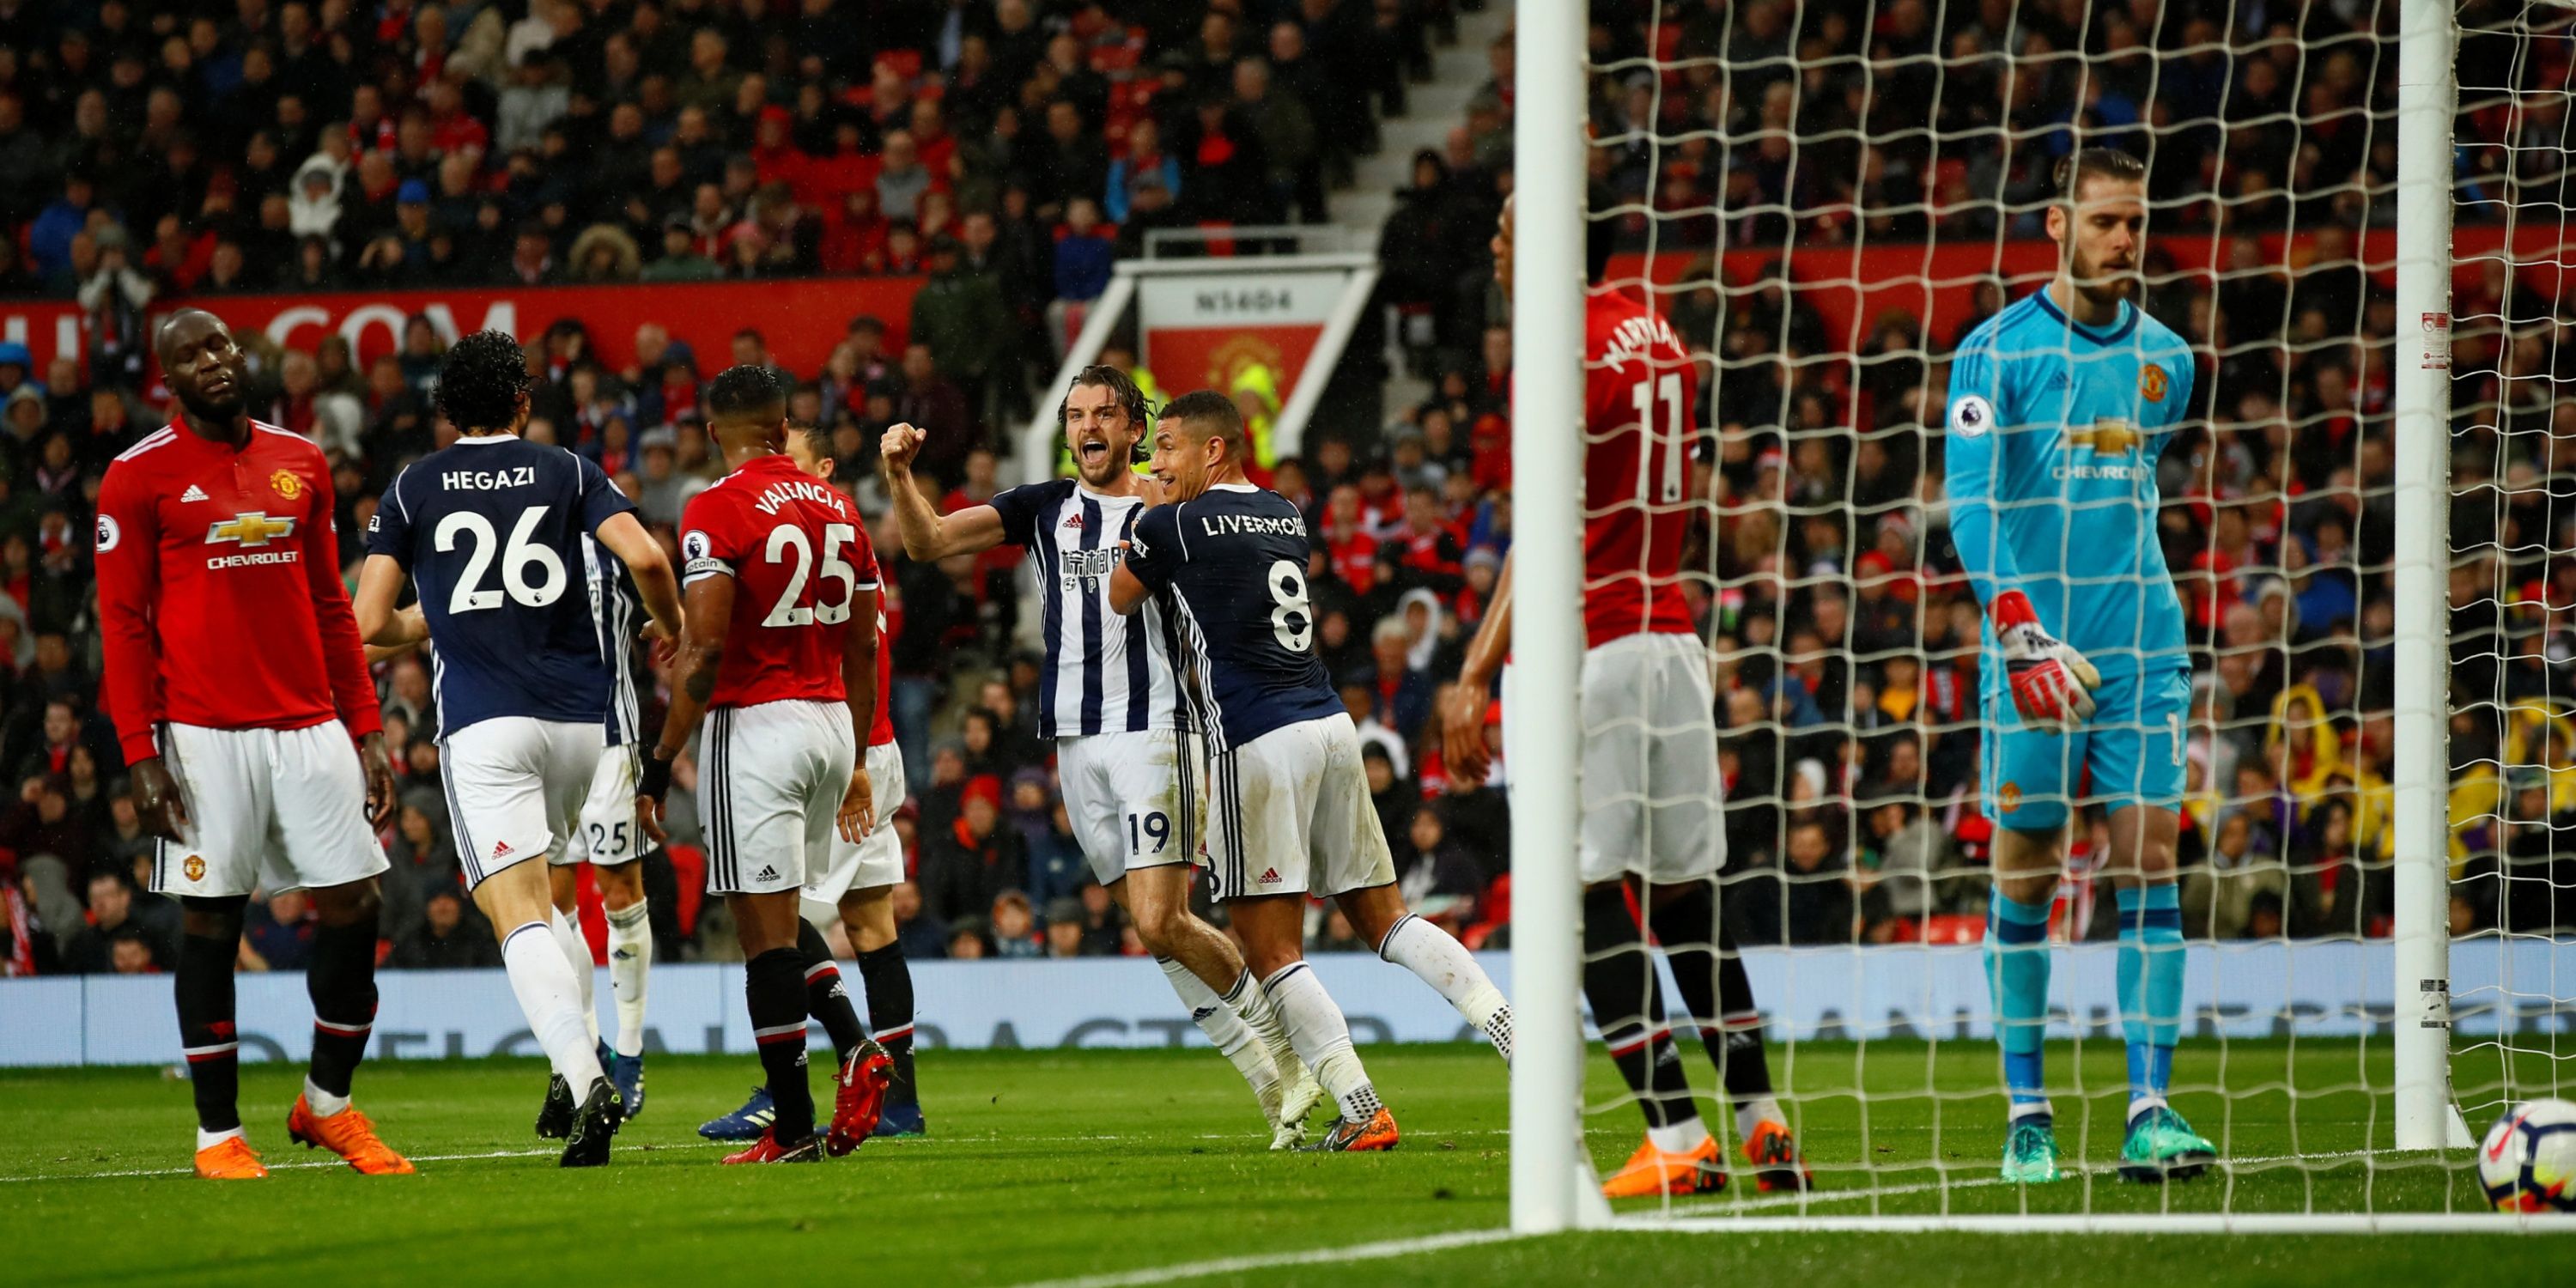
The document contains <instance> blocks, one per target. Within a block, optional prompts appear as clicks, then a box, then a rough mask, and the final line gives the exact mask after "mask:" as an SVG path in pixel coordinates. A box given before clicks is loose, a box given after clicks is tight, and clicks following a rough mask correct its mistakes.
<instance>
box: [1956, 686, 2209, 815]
mask: <svg viewBox="0 0 2576 1288" xmlns="http://www.w3.org/2000/svg"><path fill="white" fill-rule="evenodd" d="M1980 705H1981V706H1982V707H1983V712H1984V716H1985V719H1984V725H1985V732H1984V735H1983V737H1984V744H1983V752H1984V754H1983V755H1982V756H1981V757H1980V760H1981V762H1982V764H1983V765H1984V774H1985V782H1984V788H1985V800H1984V806H1985V813H1986V817H1987V818H1989V819H1991V820H1993V821H1994V823H1995V825H1996V826H1998V827H2009V828H2011V829H2013V830H2014V831H2017V832H2054V831H2056V830H2058V829H2059V828H2062V827H2064V826H2065V825H2066V816H2067V811H2068V809H2069V808H2070V807H2071V806H2075V805H2097V804H2098V805H2102V806H2105V807H2107V808H2110V809H2118V808H2120V807H2122V806H2124V805H2154V806H2158V807H2161V808H2164V809H2174V808H2177V807H2179V806H2180V805H2181V804H2182V788H2183V753H2184V749H2185V747H2186V745H2187V744H2186V740H2185V739H2184V737H2183V721H2184V720H2185V718H2186V717H2187V716H2188V714H2189V713H2190V710H2191V672H2190V671H2189V670H2188V669H2185V668H2175V669H2170V670H2157V671H2152V672H2148V673H2146V674H2144V675H2140V674H2134V673H2133V674H2129V675H2112V676H2105V677H2103V679H2102V687H2101V688H2098V689H2095V690H2094V691H2093V718H2092V719H2091V720H2089V721H2086V722H2085V724H2084V726H2083V727H2082V728H2079V729H2073V730H2069V731H2067V732H2065V733H2049V732H2046V731H2043V730H2039V729H2032V728H2027V727H2025V726H2024V725H2023V724H2022V723H2021V718H2020V716H2019V715H2017V714H2016V713H2015V712H2014V710H2013V704H2012V696H2011V695H2010V694H2008V693H2002V692H1994V691H1989V692H1987V693H1986V694H1984V696H1983V699H1982V702H1981V704H1980Z"/></svg>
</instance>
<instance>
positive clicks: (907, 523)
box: [879, 366, 1322, 1149]
mask: <svg viewBox="0 0 2576 1288" xmlns="http://www.w3.org/2000/svg"><path fill="white" fill-rule="evenodd" d="M1058 415H1059V417H1060V418H1061V419H1062V421H1063V422H1064V437H1065V442H1066V444H1067V446H1068V447H1069V448H1071V451H1072V456H1073V459H1074V463H1075V469H1076V470H1077V472H1078V476H1077V477H1075V478H1069V479H1050V480H1048V481H1046V482H1043V483H1031V484H1029V485H1027V486H1025V487H1015V488H1012V489H1010V490H1008V491H1005V492H1002V493H999V494H997V495H996V496H994V498H993V500H992V503H991V504H989V505H974V506H963V507H960V508H959V509H958V510H956V511H955V512H954V513H951V514H946V515H942V514H939V513H937V512H935V511H933V510H932V509H931V506H930V499H929V498H928V497H926V496H923V495H922V493H921V489H920V488H919V487H918V486H916V485H915V484H914V483H913V481H912V458H913V456H914V455H915V454H916V453H918V452H919V451H920V449H921V441H922V432H921V431H920V430H918V429H915V428H913V427H912V426H910V425H896V426H894V427H892V428H890V429H888V430H887V431H886V433H885V437H884V439H883V442H882V444H881V447H880V451H879V459H880V460H882V461H883V462H884V464H885V471H886V490H887V491H888V492H889V493H891V494H892V495H893V497H894V503H895V520H896V522H898V523H899V524H901V525H902V528H903V544H904V550H905V551H906V553H908V554H910V555H911V556H912V557H913V558H915V559H922V560H933V559H944V558H947V557H948V556H950V555H958V554H974V553H978V552H981V551H985V550H990V549H992V548H993V547H995V546H999V545H1004V544H1010V545H1018V546H1025V547H1027V548H1028V550H1029V556H1030V558H1031V559H1032V560H1033V561H1034V562H1035V563H1036V565H1037V573H1038V584H1039V587H1040V592H1041V600H1042V605H1043V608H1042V611H1041V613H1040V616H1039V630H1040V632H1041V634H1043V635H1044V637H1045V640H1046V671H1045V673H1044V678H1043V679H1042V680H1041V681H1040V682H1039V690H1038V736H1039V737H1042V738H1053V739H1055V740H1056V766H1057V772H1058V776H1059V777H1060V778H1061V779H1062V781H1063V784H1064V810H1065V815H1066V817H1067V819H1068V820H1069V821H1070V822H1071V823H1072V824H1073V834H1074V839H1075V840H1076V841H1077V842H1079V843H1080V844H1081V846H1082V852H1083V855H1084V857H1085V858H1087V859H1088V860H1090V863H1091V874H1092V876H1093V877H1095V878H1097V879H1098V880H1099V882H1100V884H1101V885H1102V886H1103V887H1104V888H1106V889H1107V890H1108V891H1109V897H1110V898H1112V899H1114V900H1116V901H1117V902H1118V905H1119V906H1120V907H1122V908H1124V909H1126V910H1127V913H1128V915H1129V916H1130V917H1132V918H1134V920H1135V923H1136V937H1137V938H1138V939H1140V940H1142V941H1143V942H1144V945H1145V949H1146V951H1148V952H1151V953H1152V954H1154V960H1155V962H1156V963H1157V964H1159V965H1161V966H1162V968H1163V978H1164V979H1166V980H1167V981H1169V982H1170V983H1171V986H1172V991H1173V992H1174V993H1177V994H1178V995H1179V996H1180V999H1181V1004H1182V1005H1184V1006H1186V1007H1188V1008H1189V1010H1190V1018H1191V1019H1192V1020H1193V1021H1194V1022H1196V1023H1197V1025H1198V1027H1199V1031H1200V1032H1202V1033H1204V1034H1206V1035H1207V1039H1208V1042H1209V1044H1210V1045H1212V1046H1214V1047H1215V1048H1216V1049H1217V1050H1218V1051H1220V1052H1223V1053H1224V1055H1225V1057H1226V1059H1228V1060H1230V1061H1232V1062H1233V1064H1234V1067H1235V1070H1236V1072H1239V1073H1241V1074H1242V1075H1243V1080H1244V1081H1245V1082H1246V1083H1248V1084H1250V1085H1251V1087H1252V1094H1253V1098H1254V1100H1255V1101H1257V1102H1258V1103H1259V1104H1260V1106H1261V1112H1262V1116H1263V1117H1264V1118H1265V1119H1266V1120H1267V1121H1268V1122H1269V1125H1270V1147H1271V1148H1273V1149H1285V1148H1287V1147H1289V1146H1291V1145H1294V1144H1296V1143H1297V1142H1298V1141H1299V1140H1301V1139H1303V1138H1304V1135H1305V1120H1306V1116H1307V1114H1308V1113H1309V1112H1311V1111H1312V1110H1313V1108H1314V1106H1315V1103H1316V1101H1317V1100H1318V1099H1320V1098H1321V1095H1322V1092H1321V1090H1320V1089H1319V1088H1318V1087H1317V1085H1316V1082H1315V1077H1314V1074H1313V1072H1312V1071H1310V1070H1309V1069H1308V1068H1307V1067H1306V1065H1305V1064H1304V1063H1303V1062H1302V1061H1300V1060H1298V1059H1297V1053H1296V1051H1295V1050H1294V1049H1293V1048H1292V1047H1290V1046H1289V1043H1288V1033H1287V1030H1286V1029H1284V1028H1283V1027H1281V1025H1280V1023H1279V1017H1278V1014H1277V1013H1276V1011H1275V1010H1274V1009H1273V1008H1272V1007H1271V1005H1270V1003H1269V1000H1268V999H1267V997H1266V996H1265V995H1264V994H1263V993H1262V991H1261V990H1260V988H1258V987H1257V986H1255V985H1254V983H1253V978H1252V975H1251V974H1250V973H1249V972H1248V971H1247V970H1246V969H1245V966H1244V962H1243V958H1242V956H1241V954H1239V953H1237V952H1236V951H1235V948H1234V944H1233V941H1231V940H1229V939H1227V938H1226V937H1225V936H1224V935H1222V934H1220V933H1218V932H1217V929H1216V928H1215V927H1214V926H1211V925H1209V924H1208V923H1207V922H1205V921H1202V920H1200V919H1199V917H1198V915H1197V914H1195V913H1193V912H1191V911H1190V883H1191V882H1192V881H1193V880H1194V879H1195V870H1194V869H1193V868H1192V866H1191V862H1192V857H1193V856H1194V855H1196V854H1197V852H1198V843H1197V841H1196V839H1195V838H1196V836H1197V832H1198V811H1199V802H1198V799H1197V798H1198V796H1199V795H1200V794H1201V792H1202V791H1203V790H1204V783H1203V782H1202V781H1201V780H1202V779H1204V777H1205V774H1204V771H1203V770H1202V769H1201V768H1200V766H1199V758H1200V748H1199V745H1198V744H1199V739H1198V737H1197V734H1196V732H1195V729H1194V726H1193V725H1192V723H1191V721H1192V716H1191V714H1190V712H1189V710H1188V709H1187V706H1186V704H1185V703H1184V702H1183V700H1182V697H1181V688H1180V676H1179V673H1178V671H1177V669H1176V668H1175V666H1174V664H1173V660H1174V658H1176V657H1177V656H1178V653H1177V652H1176V651H1175V649H1174V648H1173V646H1172V640H1171V635H1170V630H1169V623H1168V622H1167V620H1166V614H1165V612H1164V609H1163V607H1162V606H1161V604H1159V603H1158V602H1155V601H1148V602H1147V603H1145V604H1144V605H1143V607H1142V608H1141V610H1139V611H1137V612H1135V613H1134V614H1133V615H1131V616H1127V617H1124V618H1121V617H1120V616H1119V615H1118V613H1117V612H1115V611H1113V610H1112V606H1111V605H1110V603H1109V586H1110V578H1109V571H1110V569H1111V568H1112V567H1113V566H1114V565H1115V564H1116V562H1117V561H1118V559H1119V558H1120V555H1121V548H1122V547H1123V546H1124V545H1125V543H1126V540H1127V537H1128V534H1129V533H1131V532H1133V531H1134V529H1135V525H1136V523H1137V521H1138V519H1139V517H1140V516H1141V515H1143V514H1144V513H1145V512H1146V510H1147V508H1148V507H1149V506H1150V505H1153V504H1158V503H1159V502H1160V500H1161V496H1160V489H1159V488H1156V487H1154V486H1153V484H1152V482H1151V481H1150V480H1147V479H1143V478H1139V477H1138V476H1137V474H1136V472H1135V469H1134V466H1133V462H1134V457H1135V450H1136V444H1137V442H1138V441H1139V440H1140V439H1142V438H1143V437H1144V434H1145V429H1146V419H1147V416H1146V409H1145V395H1144V392H1143V391H1142V390H1140V389H1138V388H1137V387H1136V382H1135V380H1134V379H1133V378H1132V377H1130V376H1129V375H1128V374H1127V373H1126V372H1124V371H1121V370H1119V369H1118V368H1116V367H1109V366H1090V367H1085V368H1083V369H1082V370H1081V371H1080V372H1079V373H1077V374H1076V375H1075V376H1074V378H1073V383H1072V385H1071V386H1070V387H1069V388H1067V389H1066V390H1065V392H1064V403H1063V406H1062V408H1061V409H1060V411H1059V412H1058Z"/></svg>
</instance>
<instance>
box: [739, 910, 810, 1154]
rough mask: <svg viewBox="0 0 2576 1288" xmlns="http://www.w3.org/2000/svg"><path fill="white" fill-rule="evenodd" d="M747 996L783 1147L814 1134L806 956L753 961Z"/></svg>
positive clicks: (776, 953) (746, 973)
mask: <svg viewBox="0 0 2576 1288" xmlns="http://www.w3.org/2000/svg"><path fill="white" fill-rule="evenodd" d="M742 991H743V998H744V1000H745V1001H747V1002H749V1003H750V1005H751V1037H752V1040H753V1041H755V1042H757V1043H759V1044H760V1068H761V1071H762V1072H763V1073H766V1074H767V1075H768V1077H769V1102H770V1104H771V1105H773V1106H775V1107H776V1108H777V1110H778V1117H777V1118H776V1119H774V1120H773V1121H772V1122H771V1124H770V1128H771V1130H772V1131H773V1132H775V1133H776V1135H777V1139H778V1142H779V1143H780V1144H782V1145H786V1144H793V1143H795V1142H797V1141H800V1140H803V1139H805V1138H806V1137H808V1136H811V1135H813V1134H814V1092H813V1089H812V1088H810V1087H808V1086H806V1085H805V958H804V955H803V954H801V953H799V952H797V951H796V950H795V949H793V948H772V949H770V950H769V951H768V952H765V953H762V954H761V955H759V956H758V957H754V958H752V959H751V960H750V961H749V962H748V963H746V964H745V965H744V967H743V979H742Z"/></svg>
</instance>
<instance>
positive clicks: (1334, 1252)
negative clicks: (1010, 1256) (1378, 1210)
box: [1019, 1230, 1519, 1288]
mask: <svg viewBox="0 0 2576 1288" xmlns="http://www.w3.org/2000/svg"><path fill="white" fill-rule="evenodd" d="M1518 1237H1519V1236H1518V1235H1515V1234H1513V1233H1512V1232H1511V1231H1509V1230H1460V1231H1456V1232H1454V1233H1450V1234H1431V1235H1424V1236H1422V1237H1421V1238H1418V1239H1382V1240H1380V1241H1378V1242H1376V1243H1355V1244H1351V1245H1350V1246H1348V1247H1341V1248H1309V1249H1307V1250H1306V1251H1304V1252H1270V1253H1261V1254H1257V1255H1253V1256H1244V1257H1224V1258H1220V1259H1218V1260H1215V1261H1185V1262H1182V1263H1181V1264H1179V1265H1176V1266H1156V1267H1154V1268H1152V1269H1149V1270H1123V1271H1120V1272H1118V1273H1116V1274H1106V1275H1083V1276H1081V1277H1079V1278H1074V1279H1047V1280H1042V1281H1040V1282H1037V1283H1030V1284H1022V1285H1020V1286H1019V1288H1142V1286H1143V1285H1147V1284H1167V1283H1172V1282H1174V1281H1177V1280H1182V1279H1203V1278H1206V1277H1207V1276H1210V1275H1232V1274H1241V1273H1243V1272H1244V1271H1247V1270H1271V1269H1275V1268H1277V1267H1280V1266H1328V1265H1337V1264H1340V1263H1342V1262H1346V1261H1377V1260H1382V1259H1384V1258H1387V1257H1403V1256H1410V1255H1412V1254H1414V1253H1417V1252H1442V1251H1446V1250H1447V1249H1450V1248H1472V1247H1477V1246H1479V1245H1482V1244H1487V1243H1501V1242H1503V1241H1505V1240H1508V1239H1514V1238H1518Z"/></svg>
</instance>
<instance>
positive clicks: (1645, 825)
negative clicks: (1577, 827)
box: [1503, 633, 1726, 885]
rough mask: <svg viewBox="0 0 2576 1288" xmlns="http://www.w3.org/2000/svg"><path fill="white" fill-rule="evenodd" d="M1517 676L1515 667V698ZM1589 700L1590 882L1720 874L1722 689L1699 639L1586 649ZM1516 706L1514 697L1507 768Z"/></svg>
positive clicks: (1586, 823)
mask: <svg viewBox="0 0 2576 1288" xmlns="http://www.w3.org/2000/svg"><path fill="white" fill-rule="evenodd" d="M1512 682H1513V677H1512V675H1511V674H1510V672H1508V671H1507V672H1506V674H1505V678H1504V692H1505V693H1506V694H1508V693H1509V692H1510V686H1511V684H1512ZM1581 703H1582V706H1581V711H1582V721H1583V752H1582V774H1583V840H1582V847H1581V850H1582V853H1581V858H1580V860H1579V866H1580V868H1581V871H1582V875H1583V881H1584V883H1585V884H1586V885H1590V884H1593V883H1595V882H1601V881H1611V880H1616V879H1618V878H1620V877H1622V876H1628V875H1636V876H1642V877H1644V878H1645V879H1646V880H1648V881H1650V882H1653V883H1656V884H1675V883H1679V882H1684V881H1696V880H1705V879H1707V878H1709V877H1712V876H1715V875H1716V874H1717V870H1718V868H1719V867H1720V865H1722V864H1723V863H1724V862H1725V861H1726V827H1725V808H1726V787H1725V782H1724V779H1723V778H1722V777H1721V775H1720V774H1719V773H1718V763H1717V714H1716V710H1717V708H1716V696H1715V690H1714V689H1713V688H1712V687H1711V686H1710V684H1709V679H1708V654H1707V651H1706V650H1705V649H1703V648H1701V647H1700V642H1699V639H1698V637H1697V636H1693V635H1680V634H1670V633H1653V634H1637V635H1628V636H1623V637H1621V638H1619V639H1615V640H1612V641H1610V642H1608V643H1606V644H1603V645H1600V646H1599V647H1597V648H1593V649H1590V650H1588V651H1586V652H1585V653H1584V655H1583V689H1582V697H1581ZM1511 712H1512V704H1511V702H1510V701H1509V700H1508V699H1507V700H1506V701H1505V702H1504V703H1503V762H1504V764H1505V766H1506V767H1507V768H1508V767H1511V766H1512V765H1513V760H1512V742H1513V740H1514V737H1515V735H1514V732H1513V720H1512V717H1511Z"/></svg>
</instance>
